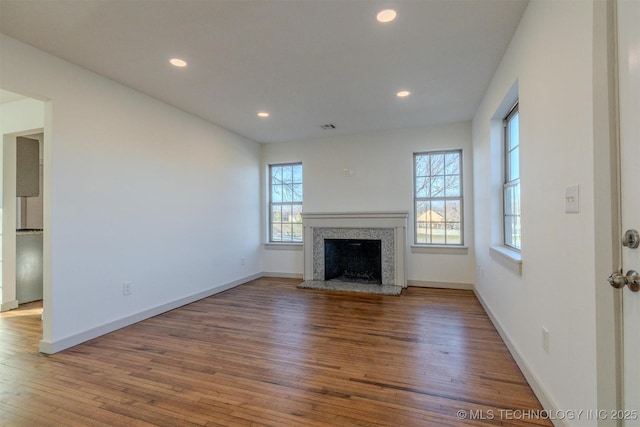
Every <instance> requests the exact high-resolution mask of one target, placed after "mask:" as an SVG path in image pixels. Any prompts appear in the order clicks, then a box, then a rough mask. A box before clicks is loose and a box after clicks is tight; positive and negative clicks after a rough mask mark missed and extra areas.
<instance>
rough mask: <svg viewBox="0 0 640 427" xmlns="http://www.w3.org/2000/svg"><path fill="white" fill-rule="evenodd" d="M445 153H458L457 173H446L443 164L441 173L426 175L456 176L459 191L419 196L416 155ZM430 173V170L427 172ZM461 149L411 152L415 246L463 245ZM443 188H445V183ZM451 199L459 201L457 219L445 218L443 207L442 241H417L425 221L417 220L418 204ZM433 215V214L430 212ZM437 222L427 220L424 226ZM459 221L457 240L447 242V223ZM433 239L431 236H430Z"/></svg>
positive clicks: (430, 155) (445, 177)
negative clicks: (455, 193)
mask: <svg viewBox="0 0 640 427" xmlns="http://www.w3.org/2000/svg"><path fill="white" fill-rule="evenodd" d="M447 154H457V155H458V159H459V164H458V172H459V173H457V174H448V173H446V164H445V165H443V174H442V175H440V174H437V175H426V176H428V177H430V178H433V177H440V176H442V178H443V180H444V181H445V182H446V179H447V177H456V176H457V177H458V182H459V191H458V195H450V194H446V193H447V192H446V189H445V190H444V194H443V195H441V196H432V195H430V194H429V195H428V196H420V195H419V194H418V187H420V185H419V182H418V179H419V177H420V176H419V175H418V170H417V169H418V168H417V161H418V157H421V156H429V159H431V158H432V156H436V155H445V156H446V155H447ZM445 159H446V157H445ZM429 173H431V172H429ZM463 177H464V176H463V151H462V149H451V150H437V151H424V152H419V153H414V154H413V218H414V221H413V230H414V233H413V241H414V244H415V245H416V246H417V247H463V246H464V182H463V181H464V179H463ZM444 185H445V188H446V184H444ZM451 201H458V202H459V212H458V215H459V221H448V218H447V209H446V208H445V209H444V212H443V213H444V215H443V221H442V223H443V226H444V230H445V234H444V239H445V241H444V243H433V240H432V241H431V242H419V241H418V234H419V233H418V232H419V229H420V228H422V225H421V223H423V222H425V221H419V215H420V214H419V210H418V205H419V203H424V202H427V203H431V202H444V203H445V204H446V203H447V202H451ZM432 215H433V214H432ZM436 222H437V223H439V221H432V220H427V221H426V224H425V227H428V228H430V227H432V224H433V223H436ZM458 223H459V228H460V239H459V241H455V242H447V230H448V228H447V227H448V225H449V224H458ZM431 236H433V234H431ZM432 239H433V237H432Z"/></svg>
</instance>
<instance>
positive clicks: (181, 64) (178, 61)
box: [169, 58, 187, 68]
mask: <svg viewBox="0 0 640 427" xmlns="http://www.w3.org/2000/svg"><path fill="white" fill-rule="evenodd" d="M169 62H170V63H171V65H173V66H174V67H180V68H184V67H186V66H187V61H185V60H184V59H180V58H171V59H170V60H169Z"/></svg>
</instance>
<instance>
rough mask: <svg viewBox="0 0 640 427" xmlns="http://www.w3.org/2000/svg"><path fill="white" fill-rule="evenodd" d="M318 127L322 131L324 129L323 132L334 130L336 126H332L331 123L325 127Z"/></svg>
mask: <svg viewBox="0 0 640 427" xmlns="http://www.w3.org/2000/svg"><path fill="white" fill-rule="evenodd" d="M320 127H321V128H322V129H324V130H330V129H335V128H336V125H334V124H333V123H329V124H327V125H322V126H320Z"/></svg>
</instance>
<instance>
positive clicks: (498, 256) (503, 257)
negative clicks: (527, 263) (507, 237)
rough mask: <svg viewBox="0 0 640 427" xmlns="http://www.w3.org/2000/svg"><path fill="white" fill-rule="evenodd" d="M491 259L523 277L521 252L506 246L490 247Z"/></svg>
mask: <svg viewBox="0 0 640 427" xmlns="http://www.w3.org/2000/svg"><path fill="white" fill-rule="evenodd" d="M489 254H490V255H491V258H493V259H495V260H496V261H498V262H500V264H502V265H504V266H505V267H506V268H508V269H509V270H511V271H513V272H514V273H516V274H517V275H519V276H522V254H521V253H520V252H519V251H516V250H513V249H510V248H507V247H506V246H491V247H489Z"/></svg>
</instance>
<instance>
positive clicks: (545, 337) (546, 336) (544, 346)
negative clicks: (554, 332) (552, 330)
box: [542, 326, 549, 353]
mask: <svg viewBox="0 0 640 427" xmlns="http://www.w3.org/2000/svg"><path fill="white" fill-rule="evenodd" d="M542 349H543V350H544V351H545V352H546V353H549V330H548V329H547V328H545V327H544V326H543V327H542Z"/></svg>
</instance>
